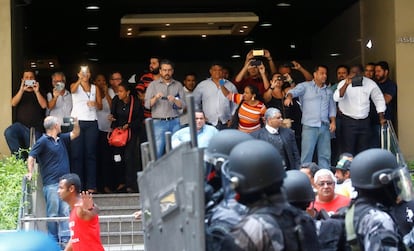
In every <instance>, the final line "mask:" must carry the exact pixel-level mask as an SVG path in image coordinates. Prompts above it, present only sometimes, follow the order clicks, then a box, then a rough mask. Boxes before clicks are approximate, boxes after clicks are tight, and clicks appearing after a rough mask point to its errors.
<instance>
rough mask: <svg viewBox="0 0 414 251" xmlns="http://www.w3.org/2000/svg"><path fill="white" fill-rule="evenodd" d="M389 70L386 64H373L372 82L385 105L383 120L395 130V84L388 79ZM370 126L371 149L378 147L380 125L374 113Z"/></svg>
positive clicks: (383, 62) (381, 62)
mask: <svg viewBox="0 0 414 251" xmlns="http://www.w3.org/2000/svg"><path fill="white" fill-rule="evenodd" d="M389 73H390V69H389V66H388V63H387V62H385V61H380V62H378V63H376V64H375V75H374V81H375V82H376V83H377V85H378V87H379V88H380V89H381V92H382V94H383V95H384V99H385V104H386V107H387V109H386V110H385V114H384V118H385V119H386V120H390V121H391V122H392V124H393V126H394V127H395V128H396V127H397V126H396V116H395V115H396V114H395V113H396V111H397V84H396V83H395V82H394V81H392V80H391V79H390V78H389ZM371 115H372V116H371V124H372V129H371V131H372V140H373V141H372V147H380V140H379V139H380V136H379V135H380V133H379V132H380V124H379V123H378V116H377V114H376V113H374V112H373V113H372V114H371Z"/></svg>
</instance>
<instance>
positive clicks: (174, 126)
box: [153, 118, 180, 158]
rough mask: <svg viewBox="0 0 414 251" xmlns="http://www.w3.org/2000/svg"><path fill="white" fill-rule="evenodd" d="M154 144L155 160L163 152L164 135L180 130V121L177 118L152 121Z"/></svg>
mask: <svg viewBox="0 0 414 251" xmlns="http://www.w3.org/2000/svg"><path fill="white" fill-rule="evenodd" d="M153 121H154V134H155V144H156V146H157V158H160V157H161V156H162V155H163V154H164V152H165V133H166V132H171V134H173V133H175V132H176V131H178V130H179V129H180V120H179V119H178V118H175V119H172V120H160V119H154V120H153Z"/></svg>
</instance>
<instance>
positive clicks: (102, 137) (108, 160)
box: [96, 131, 116, 191]
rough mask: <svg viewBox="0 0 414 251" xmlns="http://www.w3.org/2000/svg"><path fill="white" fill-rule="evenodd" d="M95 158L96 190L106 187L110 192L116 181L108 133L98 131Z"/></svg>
mask: <svg viewBox="0 0 414 251" xmlns="http://www.w3.org/2000/svg"><path fill="white" fill-rule="evenodd" d="M96 151H97V156H96V173H97V180H96V182H97V186H98V190H100V191H101V190H102V189H103V188H104V187H108V188H110V189H111V190H112V189H114V188H115V185H116V179H115V178H114V175H115V173H114V172H115V170H114V169H115V168H114V160H113V151H112V147H111V146H110V145H109V144H108V132H104V131H99V137H98V145H97V150H96Z"/></svg>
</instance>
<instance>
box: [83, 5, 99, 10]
mask: <svg viewBox="0 0 414 251" xmlns="http://www.w3.org/2000/svg"><path fill="white" fill-rule="evenodd" d="M85 9H87V10H99V9H101V7H99V6H98V5H89V6H86V8H85Z"/></svg>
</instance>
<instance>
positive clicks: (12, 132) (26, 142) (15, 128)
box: [4, 122, 42, 154]
mask: <svg viewBox="0 0 414 251" xmlns="http://www.w3.org/2000/svg"><path fill="white" fill-rule="evenodd" d="M40 136H42V132H38V131H36V139H38V138H40ZM4 137H5V138H6V141H7V145H8V146H9V149H10V152H11V153H12V154H14V153H17V152H18V151H19V148H23V149H28V148H29V147H30V128H29V127H27V126H25V125H23V124H22V123H20V122H15V123H13V124H12V125H10V126H9V127H7V128H6V130H5V131H4Z"/></svg>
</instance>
